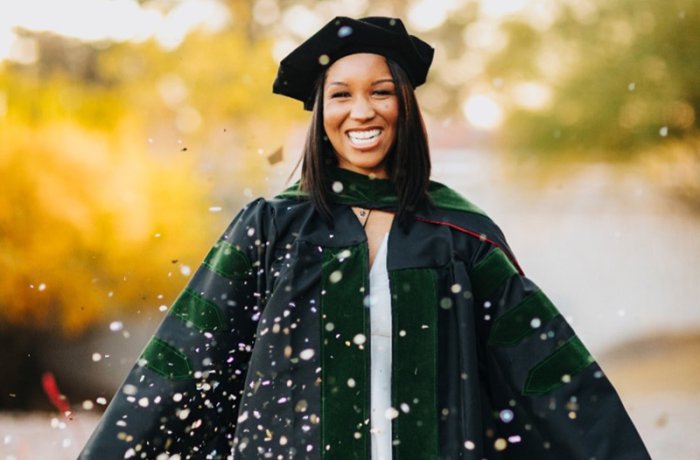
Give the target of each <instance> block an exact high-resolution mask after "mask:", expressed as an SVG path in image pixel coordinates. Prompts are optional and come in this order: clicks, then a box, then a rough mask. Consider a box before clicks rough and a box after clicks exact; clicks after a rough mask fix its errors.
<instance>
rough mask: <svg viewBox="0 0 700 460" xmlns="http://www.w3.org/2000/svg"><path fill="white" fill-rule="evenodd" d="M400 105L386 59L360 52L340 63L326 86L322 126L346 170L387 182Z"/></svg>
mask: <svg viewBox="0 0 700 460" xmlns="http://www.w3.org/2000/svg"><path fill="white" fill-rule="evenodd" d="M398 116H399V104H398V99H397V97H396V86H395V84H394V79H393V78H392V76H391V72H390V71H389V66H388V65H387V63H386V59H385V58H384V57H383V56H380V55H378V54H369V53H358V54H351V55H349V56H345V57H343V58H341V59H338V60H337V61H335V62H334V63H333V64H332V65H331V66H330V67H329V68H328V71H327V73H326V81H325V84H324V87H323V127H324V129H325V131H326V135H327V136H328V139H329V140H330V142H331V145H333V149H334V150H335V154H336V156H337V158H338V165H339V166H340V167H341V168H344V169H349V170H351V171H355V172H358V173H361V174H367V175H370V174H373V175H375V176H377V177H380V178H386V177H387V174H386V157H387V154H388V153H389V150H390V149H391V147H392V146H393V144H394V139H395V138H396V120H397V119H398Z"/></svg>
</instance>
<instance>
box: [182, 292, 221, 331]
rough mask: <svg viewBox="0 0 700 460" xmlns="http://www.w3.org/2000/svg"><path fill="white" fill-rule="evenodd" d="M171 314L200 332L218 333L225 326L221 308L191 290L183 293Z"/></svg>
mask: <svg viewBox="0 0 700 460" xmlns="http://www.w3.org/2000/svg"><path fill="white" fill-rule="evenodd" d="M169 314H170V315H173V316H176V317H178V318H180V319H181V320H182V321H184V322H185V323H187V325H188V326H189V325H192V326H194V327H195V328H197V329H198V330H199V331H200V332H205V331H216V330H220V329H221V328H223V326H224V320H223V319H222V318H221V312H220V311H219V307H217V306H216V304H214V303H212V302H210V301H208V300H207V299H205V298H204V297H202V296H200V295H199V294H197V293H196V292H194V291H191V290H189V289H185V290H184V291H182V294H180V296H179V297H178V298H177V300H175V303H174V304H173V307H172V308H171V309H170V313H169Z"/></svg>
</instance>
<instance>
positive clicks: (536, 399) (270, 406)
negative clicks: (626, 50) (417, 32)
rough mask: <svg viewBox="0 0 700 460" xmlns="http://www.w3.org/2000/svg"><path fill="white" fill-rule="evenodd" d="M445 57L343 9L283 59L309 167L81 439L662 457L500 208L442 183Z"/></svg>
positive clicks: (201, 446) (412, 455) (524, 458)
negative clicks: (429, 117) (420, 91)
mask: <svg viewBox="0 0 700 460" xmlns="http://www.w3.org/2000/svg"><path fill="white" fill-rule="evenodd" d="M432 58H433V49H432V48H431V47H430V46H429V45H428V44H427V43H425V42H423V41H422V40H420V39H418V38H416V37H414V36H411V35H409V34H408V32H407V31H406V29H405V28H404V26H403V24H402V22H401V21H400V20H398V19H393V18H383V17H371V18H364V19H360V20H354V19H350V18H344V17H338V18H335V19H334V20H332V21H331V22H329V23H328V24H327V25H326V26H324V27H323V28H322V29H321V30H320V31H318V32H317V33H316V34H315V35H313V36H312V37H311V38H309V39H308V40H307V41H306V42H305V43H303V44H302V45H301V46H300V47H299V48H297V49H296V50H294V51H293V52H292V53H291V54H290V55H289V56H287V57H286V58H285V59H283V60H282V62H281V64H280V68H279V71H278V75H277V79H276V80H275V83H274V85H273V91H274V92H276V93H279V94H283V95H286V96H289V97H292V98H295V99H298V100H300V101H302V102H303V103H304V106H305V108H307V109H312V110H313V118H312V122H311V125H310V127H309V131H308V135H307V139H306V145H305V147H304V152H303V161H302V170H301V180H300V182H299V183H297V184H295V185H293V186H292V187H290V188H289V189H287V190H285V191H284V192H282V193H281V194H279V195H278V196H276V197H274V198H271V199H263V198H259V199H257V200H255V201H253V202H252V203H250V204H249V205H248V206H246V207H245V208H244V209H243V210H242V211H241V212H240V213H239V214H238V215H237V216H236V217H235V219H234V220H233V221H232V222H231V224H230V226H229V227H228V228H227V229H226V231H225V232H224V234H223V235H222V237H221V239H220V240H219V242H217V243H216V244H215V245H214V247H213V248H212V250H211V251H210V252H209V254H208V255H207V256H206V258H205V260H204V262H203V263H202V265H201V266H200V268H199V269H198V271H197V273H196V274H195V275H194V277H193V278H192V281H191V282H190V284H189V285H188V286H187V287H186V288H185V290H184V291H183V293H182V294H181V295H180V297H179V298H178V299H177V300H176V301H175V303H174V305H173V306H172V308H171V309H170V312H169V314H168V315H167V317H166V318H165V319H164V321H163V323H162V324H161V326H160V327H159V329H158V331H157V332H156V334H155V336H154V337H153V338H152V339H151V341H150V342H149V344H148V345H147V346H146V348H145V350H144V351H143V353H142V355H141V357H140V359H139V361H138V363H137V364H136V365H135V366H134V368H133V370H132V371H131V373H130V374H129V375H128V376H127V379H126V381H125V382H124V384H123V386H122V387H121V389H120V390H119V391H118V393H117V394H116V395H115V397H114V399H113V400H112V402H111V404H110V405H109V408H108V409H107V412H106V413H105V415H104V417H103V419H102V421H101V423H100V425H99V426H98V428H97V429H96V430H95V433H94V434H93V436H92V438H91V439H90V441H89V442H88V444H87V446H86V447H85V449H84V451H83V453H82V458H84V459H87V458H94V459H111V458H114V459H122V458H131V457H140V458H172V457H171V456H173V455H177V456H178V457H179V458H236V459H238V458H241V459H242V458H245V459H259V458H275V459H277V458H279V459H282V458H285V459H286V458H304V459H321V458H323V459H334V460H336V459H339V460H344V459H348V460H349V459H362V460H366V459H370V458H371V459H373V460H389V459H417V460H434V459H437V458H443V459H457V458H464V459H469V460H481V459H484V458H487V459H491V460H495V459H506V458H507V459H515V460H532V459H545V460H558V459H575V460H590V459H592V458H596V459H601V460H602V459H606V460H611V459H612V460H622V459H632V458H634V459H641V460H644V459H648V458H649V455H648V454H647V452H646V449H645V447H644V445H643V443H642V441H641V439H640V438H639V435H638V434H637V432H636V430H635V428H634V426H633V425H632V423H631V421H630V419H629V418H628V416H627V413H626V411H625V409H624V407H623V406H622V403H621V402H620V400H619V398H618V396H617V393H616V392H615V390H614V388H613V387H612V386H611V384H610V382H609V381H608V379H607V378H606V377H605V375H604V374H603V372H602V371H601V369H600V367H599V366H598V365H597V363H596V362H595V360H594V359H593V357H592V356H591V355H590V354H589V353H588V351H587V349H586V348H585V347H584V345H583V344H582V343H581V341H580V340H579V339H578V337H577V336H576V334H575V333H574V331H573V330H572V329H571V327H570V326H569V324H568V323H567V322H566V320H565V319H564V317H563V315H561V314H560V313H559V311H558V310H557V309H556V307H555V306H554V305H553V304H552V303H551V302H550V301H549V299H548V298H547V296H546V295H545V294H544V293H543V292H542V291H541V290H540V289H539V288H538V287H537V286H536V285H535V284H534V283H533V282H532V281H531V280H530V279H528V278H527V277H526V276H525V274H524V272H523V270H522V268H521V267H520V265H519V264H518V262H517V260H516V258H515V256H514V255H513V253H512V252H511V251H510V249H509V247H508V244H507V243H506V241H505V238H504V236H503V234H502V233H501V231H500V229H499V228H498V226H497V225H496V224H495V223H494V222H493V221H492V220H491V219H490V218H489V217H488V216H487V215H486V214H485V213H484V212H483V211H481V210H480V209H479V208H478V207H476V206H475V205H473V204H471V203H470V202H469V201H467V200H466V199H464V198H463V197H461V196H460V195H458V194H457V193H456V192H454V191H452V190H451V189H450V188H448V187H446V186H444V185H442V184H439V183H437V182H432V181H430V179H429V177H430V157H429V151H428V143H427V135H426V132H425V127H424V125H423V121H422V117H421V114H420V108H419V107H418V104H417V103H416V99H415V95H414V92H413V90H414V88H415V87H416V86H419V85H421V84H422V83H423V82H424V81H425V78H426V74H427V71H428V68H429V67H430V65H431V62H432Z"/></svg>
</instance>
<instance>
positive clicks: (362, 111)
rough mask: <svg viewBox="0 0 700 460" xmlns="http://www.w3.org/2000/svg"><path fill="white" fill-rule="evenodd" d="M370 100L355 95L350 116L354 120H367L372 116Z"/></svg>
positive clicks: (372, 108)
mask: <svg viewBox="0 0 700 460" xmlns="http://www.w3.org/2000/svg"><path fill="white" fill-rule="evenodd" d="M374 113H375V112H374V107H373V106H372V102H371V101H369V100H368V99H367V98H366V97H357V98H355V100H354V101H353V103H352V109H351V111H350V117H351V118H353V119H355V120H369V119H371V118H373V117H374Z"/></svg>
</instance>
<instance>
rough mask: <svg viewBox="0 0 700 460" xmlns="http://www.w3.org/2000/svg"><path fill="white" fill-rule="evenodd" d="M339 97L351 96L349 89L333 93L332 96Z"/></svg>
mask: <svg viewBox="0 0 700 460" xmlns="http://www.w3.org/2000/svg"><path fill="white" fill-rule="evenodd" d="M339 97H350V93H348V92H347V91H338V92H337V93H331V98H333V99H335V98H339Z"/></svg>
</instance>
